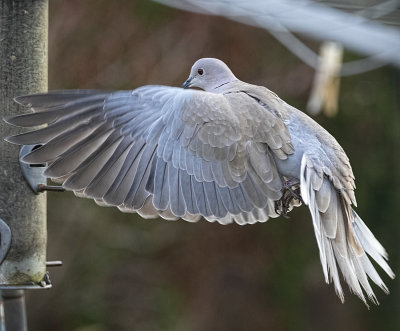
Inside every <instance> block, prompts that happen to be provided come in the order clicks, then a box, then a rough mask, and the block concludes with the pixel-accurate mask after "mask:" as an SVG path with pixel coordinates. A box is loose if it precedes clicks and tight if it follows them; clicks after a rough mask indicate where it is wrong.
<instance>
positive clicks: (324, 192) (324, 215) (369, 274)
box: [300, 155, 394, 306]
mask: <svg viewBox="0 0 400 331" xmlns="http://www.w3.org/2000/svg"><path fill="white" fill-rule="evenodd" d="M300 188H301V195H302V198H303V201H304V203H305V204H306V205H308V207H309V209H310V212H311V216H312V221H313V225H314V231H315V236H316V239H317V243H318V248H319V252H320V259H321V264H322V269H323V272H324V276H325V281H326V282H327V283H330V282H333V284H334V287H335V290H336V293H337V295H338V296H339V298H340V299H341V301H342V302H343V301H344V293H343V289H342V286H341V282H340V278H339V272H338V269H340V271H341V273H342V275H343V278H344V280H345V282H346V283H347V284H348V286H349V288H350V290H351V291H352V292H353V293H355V294H356V295H357V296H358V297H360V299H361V300H362V301H363V302H364V303H365V304H366V305H367V306H368V304H367V302H366V300H365V296H364V292H363V289H364V291H365V293H366V294H367V296H368V298H369V299H370V300H371V301H372V302H373V303H375V304H379V303H378V300H377V298H376V296H375V294H374V292H373V290H372V288H371V286H370V284H369V280H368V278H369V279H371V280H372V281H373V282H374V283H375V284H376V285H378V286H379V287H380V288H381V289H382V290H383V291H384V292H386V293H388V292H389V290H388V288H387V287H386V285H385V284H384V282H383V281H382V279H381V277H380V276H379V274H378V273H377V271H376V270H375V267H374V266H373V265H372V263H371V261H370V259H369V257H371V258H372V259H373V260H374V261H375V262H376V263H377V264H378V265H379V266H380V267H381V268H382V269H383V270H384V271H385V272H386V273H387V274H388V275H389V277H391V278H394V273H393V271H392V269H391V268H390V267H389V265H388V264H387V262H386V260H387V259H388V256H387V253H386V251H385V249H384V248H383V246H382V245H381V244H380V243H379V241H378V240H377V239H376V238H375V236H374V235H373V234H372V232H371V231H370V230H369V229H368V227H367V226H366V225H365V223H364V222H363V221H362V219H361V218H360V217H359V216H358V215H357V213H356V212H355V211H354V210H353V209H352V207H351V205H350V203H349V202H348V200H349V199H346V198H345V197H344V195H343V193H342V192H339V191H338V190H337V189H336V188H335V187H334V185H333V183H332V181H331V179H330V178H328V176H326V175H325V174H324V173H323V172H322V171H318V167H317V166H316V165H315V164H313V162H312V161H311V160H310V158H308V157H307V156H306V155H304V156H303V160H302V165H301V178H300ZM368 256H369V257H368Z"/></svg>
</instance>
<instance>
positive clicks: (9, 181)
mask: <svg viewBox="0 0 400 331" xmlns="http://www.w3.org/2000/svg"><path fill="white" fill-rule="evenodd" d="M47 31H48V1H47V0H0V218H1V219H2V220H3V221H4V222H5V223H6V225H4V224H3V227H2V228H5V229H7V226H8V228H9V230H8V231H9V233H10V230H11V245H10V246H9V249H8V247H7V249H6V250H5V251H4V252H1V253H4V256H5V259H4V261H2V262H0V263H1V264H0V287H1V288H3V289H4V288H6V287H7V286H12V287H13V288H15V289H16V290H10V289H7V290H3V291H2V298H3V304H2V308H3V312H4V314H3V316H2V317H4V316H5V323H4V325H5V327H6V330H7V331H11V330H12V331H23V330H26V329H27V327H26V313H25V301H24V291H23V290H21V289H19V287H21V288H23V287H24V286H25V285H33V284H40V282H41V281H42V280H43V278H44V277H45V273H46V244H47V233H46V194H45V193H42V194H40V195H35V194H34V193H33V192H32V190H31V189H30V187H29V186H28V184H27V183H26V181H25V179H24V178H23V176H22V173H21V170H20V166H19V162H18V152H19V147H18V146H15V145H12V144H9V143H6V142H5V141H3V138H4V137H6V136H8V135H11V134H12V133H16V128H12V127H11V126H10V125H7V124H6V123H4V122H3V121H2V120H1V119H2V118H3V117H6V116H8V115H11V114H16V113H17V112H18V110H19V108H18V106H17V105H16V104H15V103H14V102H13V101H12V99H13V97H15V96H17V95H22V94H28V93H36V92H41V91H46V90H47V39H48V38H47ZM21 111H22V110H21ZM0 232H1V229H0ZM8 235H9V234H8ZM3 238H5V236H4V235H3V232H1V233H0V241H2V240H3ZM3 246H4V247H6V246H7V245H3V243H1V245H0V247H1V249H2V248H3ZM0 255H1V254H0ZM0 308H1V307H0Z"/></svg>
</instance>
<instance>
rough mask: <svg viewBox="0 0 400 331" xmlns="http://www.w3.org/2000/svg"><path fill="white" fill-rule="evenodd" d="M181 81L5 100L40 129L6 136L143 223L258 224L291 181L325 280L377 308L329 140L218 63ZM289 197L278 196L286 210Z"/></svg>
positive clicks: (71, 183)
mask: <svg viewBox="0 0 400 331" xmlns="http://www.w3.org/2000/svg"><path fill="white" fill-rule="evenodd" d="M199 69H202V71H199ZM200 72H201V73H200ZM185 85H186V86H185V87H189V86H197V87H200V88H202V89H203V90H204V91H198V90H187V89H181V88H175V87H168V86H143V87H140V88H138V89H136V90H133V91H118V92H112V93H105V92H100V91H58V92H57V91H55V92H50V93H45V94H38V95H30V96H23V97H17V98H16V99H15V100H16V101H17V102H18V103H20V104H22V105H24V106H29V107H31V108H33V110H34V112H33V113H29V114H25V115H18V116H15V117H12V118H8V119H7V121H8V122H9V123H10V124H14V125H19V126H23V127H32V126H41V127H40V128H39V129H36V130H33V131H31V132H28V133H22V134H19V135H16V136H12V137H9V138H7V140H8V141H10V142H12V143H17V144H30V145H32V144H42V145H43V146H41V147H39V148H37V149H35V150H34V151H33V152H31V153H30V154H28V155H26V156H25V157H24V159H23V160H22V161H24V162H27V163H33V164H35V163H37V164H41V163H44V162H48V164H49V167H48V168H47V170H46V173H45V174H46V175H47V176H48V177H50V178H53V179H55V180H58V181H62V182H63V186H64V187H65V188H66V189H68V190H71V191H74V192H75V193H76V194H77V195H78V196H83V197H89V198H93V199H94V200H95V201H96V202H97V203H98V204H100V205H107V206H109V205H111V206H117V207H118V208H119V209H120V210H121V211H124V212H137V213H139V214H140V215H142V216H143V217H157V216H161V217H163V218H165V219H168V220H176V219H179V218H183V219H185V220H187V221H191V222H195V221H197V220H199V219H200V217H201V216H202V217H204V218H205V219H207V220H208V221H210V222H214V221H217V222H219V223H221V224H229V223H233V222H235V223H237V224H253V223H255V222H265V221H266V220H268V218H269V217H278V216H279V212H282V208H283V207H282V205H281V206H280V207H279V202H280V201H282V199H283V193H285V187H284V183H285V182H288V181H291V182H293V183H294V184H291V185H292V186H293V189H296V188H299V189H300V192H301V197H302V200H303V201H304V204H306V205H307V206H308V207H309V209H310V212H311V216H312V220H313V225H314V230H315V236H316V239H317V244H318V247H319V252H320V258H321V264H322V268H323V273H324V276H325V280H326V282H328V283H329V282H330V281H332V282H333V284H334V286H335V289H336V292H337V294H338V296H339V297H340V298H341V299H342V300H343V289H342V287H341V284H340V278H339V273H338V270H339V269H340V270H341V272H342V274H343V277H344V279H345V281H346V282H347V284H348V285H349V287H350V289H351V290H352V291H353V292H354V293H355V294H357V295H358V296H359V297H360V298H361V299H362V300H363V301H364V302H365V298H364V293H363V290H364V291H365V293H366V294H367V296H368V297H369V298H370V299H371V300H372V301H373V302H377V300H376V297H375V295H374V293H373V291H372V289H371V287H370V285H369V283H368V277H369V278H370V279H371V280H372V281H373V282H374V283H376V284H377V285H378V286H379V287H381V288H382V289H383V290H384V291H387V287H386V286H385V284H384V283H383V281H382V279H381V278H380V276H379V275H378V273H377V272H376V271H375V269H374V267H373V266H372V264H371V262H370V261H369V258H368V256H367V254H368V255H369V256H370V257H371V258H372V259H373V260H375V261H376V262H377V264H378V265H379V266H380V267H381V268H382V269H384V271H385V272H386V273H387V274H388V275H389V276H390V277H394V274H393V272H392V270H391V269H390V267H389V266H388V264H387V262H386V260H385V259H387V254H386V252H385V250H384V248H383V247H382V246H381V245H380V243H379V242H378V241H377V240H376V239H375V237H374V236H373V234H372V233H371V232H370V231H369V230H368V228H367V227H366V225H365V224H364V223H363V221H362V220H361V218H360V217H359V216H358V215H357V214H356V213H355V211H354V210H353V209H352V207H351V205H356V200H355V195H354V189H355V184H354V175H353V173H352V169H351V166H350V163H349V159H348V158H347V156H346V154H345V153H344V151H343V149H342V148H341V147H340V145H339V144H338V143H337V141H336V140H335V139H334V138H333V137H332V136H331V135H330V134H329V133H328V132H327V131H325V130H324V129H323V128H322V127H321V126H319V125H318V124H317V123H316V122H314V121H313V120H312V119H311V118H309V117H308V116H307V115H305V114H303V113H302V112H300V111H299V110H297V109H295V108H293V107H291V106H290V105H288V104H286V103H285V102H284V101H282V100H281V99H280V98H279V97H278V96H277V95H276V94H274V93H273V92H271V91H269V90H268V89H266V88H264V87H260V86H255V85H251V84H247V83H244V82H241V81H240V80H238V79H237V78H236V77H235V76H234V75H233V73H232V72H231V71H230V69H229V68H228V67H227V66H226V65H225V64H224V63H223V62H222V61H219V60H216V59H201V60H199V61H197V62H196V63H195V64H194V65H193V67H192V70H191V74H190V77H189V79H188V80H187V81H186V83H185ZM43 125H47V126H43ZM300 200H301V199H297V198H296V199H293V200H291V201H289V205H288V206H286V208H287V209H288V211H290V210H291V209H292V208H293V207H296V206H299V205H301V201H300ZM367 276H368V277H367Z"/></svg>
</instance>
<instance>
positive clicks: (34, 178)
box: [19, 145, 65, 194]
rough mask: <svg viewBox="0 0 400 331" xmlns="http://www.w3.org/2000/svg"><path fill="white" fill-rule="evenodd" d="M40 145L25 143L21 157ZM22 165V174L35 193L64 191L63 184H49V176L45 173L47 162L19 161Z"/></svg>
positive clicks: (20, 152) (21, 150)
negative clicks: (47, 182) (30, 162)
mask: <svg viewBox="0 0 400 331" xmlns="http://www.w3.org/2000/svg"><path fill="white" fill-rule="evenodd" d="M38 147H40V145H23V146H22V147H21V149H20V151H19V159H20V160H21V159H22V158H23V157H24V156H25V155H27V154H29V153H30V152H32V151H33V150H35V149H36V148H38ZM19 164H20V166H21V170H22V174H23V175H24V177H25V180H26V181H27V182H28V184H29V186H30V187H31V189H32V191H33V192H34V193H35V194H39V193H41V192H44V191H57V192H64V191H65V189H64V188H63V187H62V186H52V185H47V184H46V181H47V177H46V176H45V175H44V171H45V170H46V168H47V164H33V165H32V164H27V163H24V162H22V161H19Z"/></svg>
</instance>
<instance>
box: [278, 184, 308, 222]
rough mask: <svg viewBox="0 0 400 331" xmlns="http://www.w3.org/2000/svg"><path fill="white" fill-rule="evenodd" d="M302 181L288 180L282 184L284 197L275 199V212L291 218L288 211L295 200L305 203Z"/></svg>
mask: <svg viewBox="0 0 400 331" xmlns="http://www.w3.org/2000/svg"><path fill="white" fill-rule="evenodd" d="M299 185H300V182H299V181H298V180H287V181H286V182H284V183H283V186H282V197H281V198H280V199H279V200H277V201H275V212H276V213H277V214H279V215H281V216H283V217H285V218H289V216H288V212H289V209H290V205H291V203H292V201H293V200H298V201H299V202H301V203H303V199H302V198H301V194H300V186H299Z"/></svg>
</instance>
